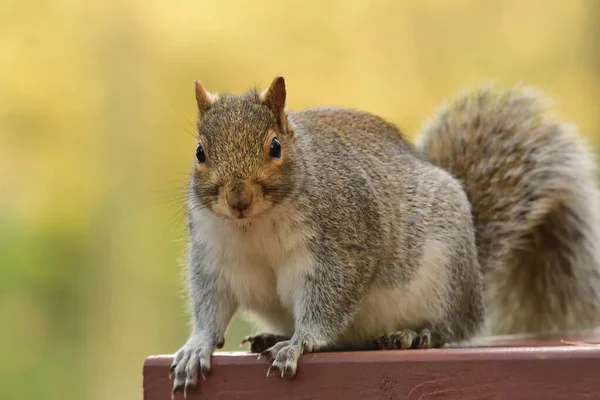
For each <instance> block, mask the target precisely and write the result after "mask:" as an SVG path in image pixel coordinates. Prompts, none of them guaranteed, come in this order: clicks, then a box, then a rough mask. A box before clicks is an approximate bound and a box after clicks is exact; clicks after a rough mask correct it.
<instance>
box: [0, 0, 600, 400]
mask: <svg viewBox="0 0 600 400" xmlns="http://www.w3.org/2000/svg"><path fill="white" fill-rule="evenodd" d="M599 20H600V2H598V1H595V0H587V1H585V0H574V1H569V2H567V1H564V0H530V1H517V0H511V1H487V2H483V1H476V0H455V1H421V2H415V1H408V0H404V1H315V0H307V1H293V2H282V1H271V0H258V1H222V2H217V1H213V2H209V1H203V0H200V1H199V0H194V1H192V0H183V1H175V2H161V1H156V0H146V1H141V0H122V1H105V2H102V1H95V2H94V1H82V0H54V1H49V0H25V1H17V0H4V1H3V2H2V11H0V299H1V300H0V399H33V398H43V399H48V400H53V399H62V400H65V399H66V400H68V399H76V398H77V399H81V398H85V399H108V398H111V399H131V398H140V397H141V383H142V382H141V369H142V363H143V360H144V358H145V357H146V356H148V355H150V354H164V353H172V352H174V351H176V350H177V349H178V348H179V346H181V345H182V344H183V343H184V341H185V340H186V338H187V333H188V317H187V311H186V303H185V297H184V285H183V279H182V272H183V266H182V262H181V259H182V258H183V256H184V253H185V235H184V227H185V222H184V214H183V207H184V189H183V188H184V186H185V183H186V179H187V177H188V173H189V171H190V170H191V167H192V162H193V157H194V150H195V143H196V142H195V139H194V119H195V116H196V108H195V107H196V106H195V100H194V94H193V83H192V81H193V79H200V80H201V81H202V82H203V83H204V85H205V86H206V87H207V89H209V90H212V91H218V92H225V91H232V92H237V93H239V92H242V91H244V90H246V89H247V88H248V87H250V86H254V85H257V84H258V85H261V86H266V85H268V84H269V83H270V81H271V80H272V79H273V77H274V76H275V75H277V74H284V75H285V77H286V81H287V86H288V104H289V106H290V107H291V108H293V109H299V108H302V107H306V106H316V105H339V106H349V107H354V108H359V109H363V110H367V111H371V112H374V113H376V114H379V115H381V116H383V117H385V118H388V119H390V120H392V121H393V122H395V123H397V124H398V125H399V126H400V127H401V128H402V129H403V130H404V131H405V132H406V133H407V134H408V135H409V136H412V135H414V133H415V132H417V131H418V129H419V127H420V126H421V124H422V123H423V122H424V121H425V119H426V118H427V117H428V116H429V115H431V114H432V113H433V112H434V110H435V108H436V105H437V104H439V103H440V102H441V101H442V100H444V99H447V98H448V97H450V96H452V95H454V94H455V93H457V92H458V91H460V90H461V89H463V88H472V87H475V86H477V85H479V84H480V83H484V82H489V81H490V80H495V81H497V83H498V85H502V86H507V85H513V84H515V83H518V82H523V83H524V84H526V85H533V86H536V87H538V88H540V89H542V90H543V91H545V92H546V93H547V94H548V95H550V96H551V97H552V98H553V99H554V100H555V104H556V105H555V110H556V113H557V114H558V115H559V116H560V117H561V118H563V119H566V120H569V121H571V122H573V123H574V124H576V125H577V126H578V127H579V129H580V131H581V132H582V133H583V134H584V135H586V136H587V137H588V138H589V139H590V141H592V142H593V143H594V144H598V143H599V142H600V113H599V111H600V100H599V99H600V46H599V44H598V38H600V24H599V23H598V21H599ZM249 332H250V328H249V327H248V326H247V325H246V324H244V323H242V322H241V321H240V320H239V319H236V321H235V322H234V324H233V326H232V327H231V329H230V330H229V333H228V336H227V340H226V350H236V349H238V348H239V347H238V343H239V340H240V338H241V337H242V336H243V335H245V334H248V333H249Z"/></svg>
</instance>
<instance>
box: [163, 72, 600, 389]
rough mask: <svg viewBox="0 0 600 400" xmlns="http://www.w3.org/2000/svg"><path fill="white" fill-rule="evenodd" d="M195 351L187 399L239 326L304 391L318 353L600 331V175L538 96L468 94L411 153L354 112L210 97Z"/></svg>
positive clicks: (254, 94)
mask: <svg viewBox="0 0 600 400" xmlns="http://www.w3.org/2000/svg"><path fill="white" fill-rule="evenodd" d="M196 100H197V103H198V110H199V119H198V124H197V128H198V144H197V148H196V161H195V165H194V168H193V174H192V178H191V181H190V185H189V196H188V197H189V201H188V231H189V249H188V261H187V278H188V289H189V302H190V307H191V316H192V332H191V334H190V337H189V340H188V341H187V342H186V343H185V345H184V346H183V347H182V348H181V349H180V350H179V351H178V352H177V353H176V355H175V358H174V361H173V364H172V366H171V369H170V375H171V377H172V378H173V394H175V393H176V392H178V391H183V392H184V393H185V391H186V390H187V389H188V388H191V387H195V386H196V385H197V383H198V376H202V377H205V375H207V374H208V373H209V372H210V361H211V355H212V354H213V352H214V351H215V350H216V349H217V348H221V347H222V346H223V343H224V334H225V330H226V328H227V326H228V324H229V322H230V320H231V318H232V316H233V315H234V313H235V312H236V311H241V312H246V313H248V314H250V315H251V316H252V317H253V318H254V319H255V320H256V321H257V322H259V323H260V325H261V326H264V329H265V331H264V332H263V333H260V334H257V335H254V336H249V337H247V338H246V339H245V342H248V343H249V344H250V350H251V351H252V352H256V353H260V354H261V356H262V357H264V358H266V359H268V360H270V361H271V362H272V364H271V366H270V368H269V370H268V372H267V374H269V373H277V374H281V376H294V375H295V373H296V368H297V361H298V358H299V357H300V356H301V355H302V354H304V353H309V352H316V351H334V350H369V349H371V350H375V349H413V348H434V347H441V346H443V345H445V344H450V343H453V342H460V341H464V340H468V339H469V338H472V337H474V336H476V335H479V334H482V333H486V334H508V333H524V332H552V331H562V330H577V329H584V328H591V327H595V326H598V325H600V231H599V229H600V217H599V212H600V207H599V205H600V204H599V199H600V195H599V191H598V188H597V186H596V176H595V171H596V169H595V160H594V155H593V153H592V152H591V150H590V149H589V148H588V147H587V146H586V144H585V143H584V141H583V139H582V138H581V137H579V136H578V135H577V134H576V132H574V129H573V128H572V127H570V126H568V125H565V124H562V123H559V122H555V121H554V120H552V119H551V118H550V117H549V116H548V115H547V112H546V106H545V104H544V102H543V101H542V100H541V97H540V96H538V95H536V94H535V93H533V92H532V91H529V90H526V89H519V88H514V89H512V90H508V91H497V92H495V91H494V90H492V89H491V88H483V89H480V90H478V91H474V92H467V93H465V94H463V95H461V96H459V97H458V98H456V99H454V100H453V101H451V102H450V103H449V104H447V105H445V106H443V107H442V108H441V109H440V110H439V111H438V112H437V114H436V115H435V116H434V117H433V118H432V119H431V120H430V121H429V122H428V123H427V124H426V125H425V127H424V129H423V132H422V134H421V135H420V136H419V137H418V138H417V140H416V144H415V145H413V144H411V143H410V142H409V141H407V140H406V139H405V138H404V137H403V135H402V133H401V132H400V131H399V130H398V128H396V127H395V126H394V125H393V124H391V123H389V122H386V121H385V120H383V119H381V118H379V117H377V116H374V115H372V114H368V113H365V112H361V111H356V110H351V109H344V108H310V109H305V110H302V111H297V112H290V111H288V110H287V109H286V107H285V103H286V87H285V81H284V79H283V77H277V78H275V79H274V80H273V82H272V83H271V85H270V86H269V88H268V89H266V90H265V91H263V92H258V91H256V90H250V91H248V92H247V93H245V94H243V95H241V96H235V95H231V94H225V95H222V96H219V95H216V94H212V93H209V92H208V91H206V89H204V87H203V86H202V84H200V83H199V82H196Z"/></svg>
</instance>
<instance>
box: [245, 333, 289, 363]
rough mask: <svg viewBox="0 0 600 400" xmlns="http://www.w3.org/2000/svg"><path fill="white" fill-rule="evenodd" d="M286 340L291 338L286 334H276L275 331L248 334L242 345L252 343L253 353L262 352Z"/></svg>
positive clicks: (251, 349) (251, 350)
mask: <svg viewBox="0 0 600 400" xmlns="http://www.w3.org/2000/svg"><path fill="white" fill-rule="evenodd" d="M286 340H290V338H289V337H286V336H281V335H275V334H273V333H259V334H258V335H254V336H246V337H245V338H244V339H243V340H242V345H244V344H246V343H250V352H251V353H262V352H263V351H265V350H267V349H268V348H270V347H273V346H275V345H276V344H277V343H279V342H283V341H286ZM265 358H266V357H265Z"/></svg>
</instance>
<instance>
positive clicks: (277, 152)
mask: <svg viewBox="0 0 600 400" xmlns="http://www.w3.org/2000/svg"><path fill="white" fill-rule="evenodd" d="M269 155H270V156H271V158H280V157H281V143H279V140H277V138H273V140H271V150H270V151H269Z"/></svg>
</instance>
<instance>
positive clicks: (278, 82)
mask: <svg viewBox="0 0 600 400" xmlns="http://www.w3.org/2000/svg"><path fill="white" fill-rule="evenodd" d="M285 95H286V91H285V79H283V76H278V77H277V78H275V79H273V82H271V86H269V88H268V89H267V90H265V91H264V92H262V94H261V99H262V101H263V102H264V103H265V104H266V105H267V106H269V107H270V108H271V109H272V110H273V111H275V114H276V115H277V119H278V122H279V124H280V126H281V129H282V130H283V131H284V132H287V131H288V124H287V117H286V116H285Z"/></svg>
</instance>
